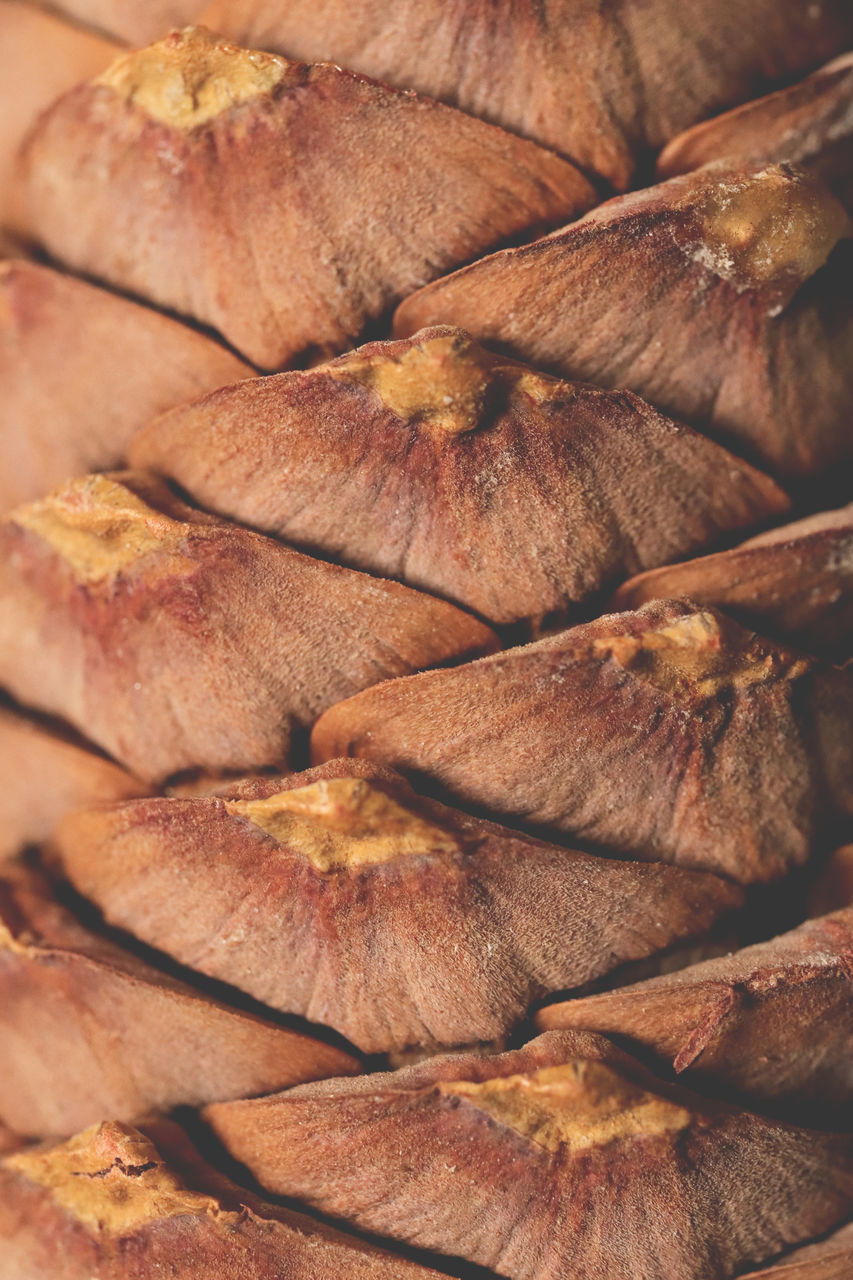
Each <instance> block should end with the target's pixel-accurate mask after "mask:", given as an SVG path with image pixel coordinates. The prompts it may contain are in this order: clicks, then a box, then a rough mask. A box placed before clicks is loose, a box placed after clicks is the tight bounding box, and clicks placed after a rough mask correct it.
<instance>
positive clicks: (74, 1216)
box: [0, 1121, 437, 1280]
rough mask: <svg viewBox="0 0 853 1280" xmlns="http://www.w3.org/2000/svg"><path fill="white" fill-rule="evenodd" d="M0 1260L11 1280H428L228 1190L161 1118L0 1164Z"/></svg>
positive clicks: (105, 1127) (419, 1271)
mask: <svg viewBox="0 0 853 1280" xmlns="http://www.w3.org/2000/svg"><path fill="white" fill-rule="evenodd" d="M0 1252H2V1262H0V1271H2V1274H3V1276H4V1277H10V1278H11V1280H47V1278H48V1277H59V1276H60V1275H61V1276H62V1280H91V1278H92V1277H93V1276H97V1277H98V1280H129V1278H130V1277H131V1276H132V1277H133V1280H161V1277H163V1276H165V1275H168V1276H170V1277H174V1280H199V1278H200V1277H204V1278H205V1280H281V1277H283V1276H287V1280H342V1278H343V1277H347V1280H349V1278H350V1277H352V1280H418V1277H423V1278H424V1280H427V1277H430V1276H432V1277H436V1280H437V1276H436V1273H435V1272H434V1271H432V1270H430V1269H428V1268H425V1267H421V1266H418V1265H417V1264H415V1263H413V1262H408V1261H406V1260H405V1259H403V1258H399V1257H395V1256H394V1255H392V1254H390V1253H387V1252H386V1251H384V1250H382V1249H378V1248H374V1247H372V1246H370V1245H368V1244H365V1243H363V1242H362V1241H360V1240H356V1239H354V1238H353V1237H352V1236H347V1235H345V1234H344V1233H343V1232H340V1231H334V1230H332V1229H330V1228H329V1227H326V1226H324V1225H322V1224H321V1223H319V1222H316V1221H314V1220H313V1219H311V1218H309V1217H307V1216H306V1215H305V1214H301V1213H293V1212H292V1211H290V1210H288V1209H283V1208H281V1207H279V1206H277V1205H272V1204H268V1203H267V1202H266V1201H264V1200H262V1199H261V1198H260V1197H259V1196H256V1195H253V1194H252V1193H251V1192H248V1191H245V1190H243V1189H242V1188H241V1187H237V1186H235V1185H234V1184H233V1183H231V1182H229V1181H228V1179H226V1178H225V1177H224V1176H223V1175H222V1174H220V1173H219V1172H218V1171H217V1170H215V1169H214V1168H212V1167H211V1166H210V1165H208V1164H207V1163H206V1162H205V1161H204V1160H203V1159H202V1157H201V1156H200V1155H199V1154H198V1153H197V1152H196V1151H195V1150H194V1149H193V1148H192V1147H191V1146H190V1144H189V1142H188V1141H187V1139H186V1137H185V1136H184V1134H183V1133H182V1131H181V1130H179V1129H178V1127H177V1126H176V1125H173V1124H169V1123H167V1122H165V1121H154V1122H151V1121H148V1122H142V1124H141V1127H140V1128H139V1129H136V1128H131V1127H130V1126H128V1125H124V1124H116V1123H114V1122H106V1123H103V1124H100V1125H97V1126H94V1127H93V1128H91V1129H88V1130H86V1131H85V1132H84V1133H81V1134H79V1135H77V1136H76V1137H75V1138H73V1139H72V1140H71V1141H70V1142H68V1143H65V1144H63V1145H61V1146H56V1147H39V1148H36V1149H34V1150H32V1151H25V1152H22V1153H20V1154H19V1155H13V1156H12V1157H10V1158H7V1159H6V1160H5V1161H3V1162H0Z"/></svg>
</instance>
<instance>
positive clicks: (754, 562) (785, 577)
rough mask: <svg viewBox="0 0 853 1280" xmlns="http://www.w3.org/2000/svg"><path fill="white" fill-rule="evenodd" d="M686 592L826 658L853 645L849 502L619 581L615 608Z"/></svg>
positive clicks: (845, 652) (851, 510) (841, 655)
mask: <svg viewBox="0 0 853 1280" xmlns="http://www.w3.org/2000/svg"><path fill="white" fill-rule="evenodd" d="M685 596H687V597H689V598H690V599H691V600H698V601H700V602H701V603H702V604H708V605H716V606H718V607H719V608H720V609H725V611H726V612H727V613H731V614H733V616H734V617H736V618H738V619H739V620H740V621H741V622H743V623H745V624H746V625H749V626H755V627H758V628H759V630H761V631H763V632H767V633H768V634H770V635H775V636H778V637H779V638H780V639H783V640H785V641H786V642H787V643H790V644H795V645H798V646H800V647H802V648H805V649H808V650H809V651H810V652H816V653H823V654H826V655H828V656H829V657H836V658H844V657H848V656H850V653H851V650H853V503H851V504H850V506H847V507H842V508H841V509H840V510H838V511H825V512H822V513H821V514H820V515H814V516H807V517H806V518H805V519H804V520H797V521H796V522H795V523H794V524H788V525H782V526H781V527H780V528H778V529H771V530H770V531H769V532H768V533H761V534H759V535H758V536H757V537H755V538H750V539H749V540H748V541H747V542H743V543H741V545H740V546H738V547H732V548H731V549H730V550H728V551H720V552H717V553H716V554H715V555H710V556H702V557H701V558H700V559H697V560H688V561H687V562H686V563H683V564H673V565H667V566H666V567H664V568H661V569H652V570H651V571H650V572H647V573H643V574H640V575H639V576H638V577H636V578H632V579H631V580H630V581H629V582H626V583H624V585H623V586H621V587H620V588H619V590H618V591H617V592H616V594H615V596H614V597H613V607H614V608H616V609H637V608H639V607H640V605H643V604H646V603H647V602H648V601H649V600H656V599H657V600H662V599H667V598H671V597H685Z"/></svg>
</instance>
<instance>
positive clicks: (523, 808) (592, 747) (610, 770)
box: [312, 601, 853, 883]
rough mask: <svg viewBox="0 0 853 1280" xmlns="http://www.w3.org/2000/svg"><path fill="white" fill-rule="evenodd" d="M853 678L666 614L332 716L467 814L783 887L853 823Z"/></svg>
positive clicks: (692, 615)
mask: <svg viewBox="0 0 853 1280" xmlns="http://www.w3.org/2000/svg"><path fill="white" fill-rule="evenodd" d="M851 709H853V683H852V682H851V672H850V671H849V670H848V671H840V670H837V669H834V668H830V667H822V666H821V665H820V664H819V663H818V662H817V661H816V660H814V659H811V658H807V657H805V656H803V655H801V654H799V653H797V652H796V651H794V650H791V649H787V648H784V647H782V646H780V645H777V644H775V643H773V642H771V641H765V640H763V639H762V638H760V637H759V636H756V635H754V634H753V633H751V632H748V631H744V630H743V629H742V628H741V627H739V626H738V625H737V624H736V623H734V622H732V621H731V620H729V619H728V618H726V617H724V616H723V615H722V614H719V613H717V612H716V611H715V610H713V609H706V610H700V609H699V608H698V606H693V605H691V604H690V603H688V602H679V601H655V602H653V603H652V604H650V605H646V606H645V607H644V608H642V609H639V610H637V612H636V613H622V614H612V615H608V616H605V617H603V618H599V619H597V620H596V621H595V622H590V623H586V624H584V625H583V626H579V627H574V628H572V629H571V630H569V631H565V632H562V633H560V634H559V635H555V636H548V637H546V638H545V639H543V640H540V641H537V642H536V643H534V644H530V645H525V646H522V647H520V648H517V649H510V650H507V651H506V652H504V653H500V654H495V655H494V656H492V657H490V658H487V659H484V660H483V661H480V662H474V663H470V664H468V665H465V666H462V667H459V668H457V669H456V670H453V671H436V672H424V673H421V674H419V675H416V676H412V677H410V678H409V679H406V680H397V681H389V682H387V683H385V684H382V685H380V686H378V687H376V688H375V689H372V690H368V691H366V692H365V693H362V694H361V695H359V696H357V697H355V698H351V699H350V700H349V701H348V702H346V703H343V704H341V705H340V706H337V707H333V708H332V709H331V710H330V711H327V712H326V713H325V715H323V716H322V717H321V718H320V720H319V721H318V723H317V725H316V726H315V728H314V731H313V734H312V751H313V756H314V760H315V762H319V761H321V760H328V759H331V758H333V757H335V756H343V755H353V756H365V757H367V758H369V759H371V760H376V761H379V762H380V763H383V764H389V765H393V766H394V767H395V768H397V769H399V770H400V771H401V772H403V773H406V774H414V775H419V774H420V775H426V776H428V777H429V778H430V779H432V780H433V781H434V782H437V783H438V784H440V786H441V788H442V789H443V791H444V792H445V793H446V794H448V795H450V796H455V797H456V799H457V800H461V801H462V802H463V803H465V804H476V805H480V806H483V807H484V808H486V809H489V810H491V811H493V812H495V813H501V814H506V815H512V817H513V818H515V819H516V820H521V819H523V820H525V821H526V822H528V823H532V824H535V825H536V826H538V827H541V828H550V829H554V830H559V831H562V832H565V833H571V834H572V835H574V836H576V837H580V838H583V839H584V840H585V841H592V842H594V843H595V844H597V845H602V846H606V847H609V848H611V849H619V850H624V851H626V852H630V853H631V854H632V855H639V856H643V857H651V858H663V859H665V860H666V861H671V862H677V863H679V864H680V865H682V866H689V867H699V868H703V869H705V870H714V871H721V872H723V873H724V874H726V875H729V876H732V877H733V878H735V879H737V880H740V881H743V882H745V883H746V882H749V881H754V880H769V879H772V878H773V877H775V876H779V875H782V874H784V872H785V871H787V870H788V869H790V867H791V866H793V865H796V864H799V863H802V862H804V861H805V860H806V859H807V857H808V856H809V853H810V851H811V848H812V845H813V843H814V841H815V839H816V836H817V835H818V833H819V832H820V830H821V827H822V824H823V823H825V822H826V820H827V818H828V817H829V816H830V814H831V810H832V805H833V804H834V805H835V806H837V807H838V808H840V809H842V810H844V811H846V812H853V714H851Z"/></svg>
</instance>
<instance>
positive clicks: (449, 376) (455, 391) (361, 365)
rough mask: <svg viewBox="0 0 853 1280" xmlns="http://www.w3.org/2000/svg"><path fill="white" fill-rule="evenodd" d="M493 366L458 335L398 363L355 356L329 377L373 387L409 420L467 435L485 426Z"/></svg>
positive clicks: (424, 345)
mask: <svg viewBox="0 0 853 1280" xmlns="http://www.w3.org/2000/svg"><path fill="white" fill-rule="evenodd" d="M493 367H494V362H493V361H492V360H491V359H490V357H489V356H488V354H487V352H485V351H484V350H483V348H482V347H480V346H479V345H478V344H477V343H476V342H474V341H473V340H472V339H471V338H469V337H468V335H467V334H464V333H452V334H438V335H436V336H435V337H430V338H426V339H424V341H423V342H419V343H417V344H416V345H415V346H413V347H410V348H409V349H408V350H407V351H405V352H404V353H403V355H401V356H398V357H395V358H392V357H390V356H376V355H374V356H365V355H360V354H359V353H358V352H354V353H353V354H352V355H349V356H344V357H343V358H342V359H339V360H336V361H335V362H334V364H331V365H329V366H328V368H327V370H326V372H328V373H329V375H330V376H331V377H333V378H339V379H342V380H345V381H351V382H358V383H360V384H361V385H362V386H365V387H370V388H371V390H373V391H375V392H376V394H377V395H378V396H379V398H380V400H381V401H382V403H383V404H384V405H385V407H386V408H388V409H390V410H391V412H392V413H394V414H396V415H397V417H398V418H402V419H403V420H404V421H407V422H408V421H410V420H413V419H414V420H417V421H419V422H422V423H423V425H424V426H426V427H430V428H434V429H435V430H438V431H444V432H447V433H448V434H449V435H462V434H463V433H464V432H466V431H475V430H476V429H477V427H478V425H479V423H480V418H481V416H482V413H483V407H484V404H485V399H486V395H487V393H488V390H489V387H490V386H491V384H492V381H493V378H494V374H493Z"/></svg>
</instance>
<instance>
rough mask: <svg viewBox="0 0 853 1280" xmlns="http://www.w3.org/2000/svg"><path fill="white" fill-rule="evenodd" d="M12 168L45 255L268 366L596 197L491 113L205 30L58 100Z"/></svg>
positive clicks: (314, 348) (356, 326) (333, 344)
mask: <svg viewBox="0 0 853 1280" xmlns="http://www.w3.org/2000/svg"><path fill="white" fill-rule="evenodd" d="M433 156H435V157H440V161H436V163H435V164H434V165H433V164H432V162H431V157H433ZM23 167H24V170H25V171H26V174H27V181H28V192H29V219H30V227H31V229H32V232H33V234H34V236H36V238H38V239H39V240H40V241H42V242H43V243H44V244H45V246H46V247H47V248H48V249H49V250H50V252H51V253H52V254H53V255H54V256H55V257H57V258H58V259H60V260H61V261H64V262H66V263H67V264H68V265H70V266H71V267H73V268H75V269H77V270H80V271H85V272H88V273H90V274H92V275H95V276H98V277H100V278H102V279H105V280H107V281H109V282H110V283H111V284H114V285H118V286H119V287H121V288H123V289H129V290H131V291H132V292H134V293H136V294H139V295H141V296H143V297H145V298H148V299H150V300H151V301H153V302H156V303H159V304H161V305H163V306H167V307H171V308H174V309H175V310H177V311H180V312H183V313H185V314H187V315H190V316H193V317H194V318H195V319H197V320H200V321H202V322H203V323H205V324H210V325H212V326H213V327H214V328H216V329H218V330H219V331H220V332H221V333H222V334H223V335H224V336H225V337H226V338H227V339H228V341H229V342H231V343H233V345H234V346H235V347H236V348H237V349H238V350H239V351H241V352H242V353H243V354H244V355H245V356H246V357H247V358H248V359H249V360H252V361H253V362H254V363H255V364H258V365H261V366H263V367H264V368H281V367H282V366H283V365H285V364H286V363H288V362H289V361H291V360H292V359H294V358H295V357H298V356H305V355H306V354H308V353H317V352H326V353H328V354H331V353H334V352H336V351H341V350H345V349H346V348H347V347H349V346H351V345H352V343H353V341H354V340H355V339H356V338H357V337H358V335H359V334H360V333H361V332H362V331H363V329H364V328H365V326H366V325H367V323H368V322H369V321H371V320H375V319H376V318H378V317H379V316H380V315H381V314H382V313H384V312H385V311H386V310H387V309H388V308H389V307H391V306H392V305H393V304H394V303H395V302H398V301H399V300H400V299H401V298H403V297H405V296H406V294H408V293H411V292H412V290H413V289H417V288H418V287H419V286H421V285H423V284H426V283H427V281H428V280H432V279H434V278H435V277H436V276H439V275H441V274H442V273H443V272H444V271H447V270H449V269H450V268H451V267H453V266H456V265H458V264H459V263H462V262H467V261H469V260H470V259H471V258H474V257H477V256H478V255H479V254H481V253H483V252H484V251H485V250H486V249H488V248H490V247H493V246H495V245H497V244H500V243H501V242H503V241H505V240H506V239H507V238H509V237H511V236H514V235H517V234H519V233H520V232H523V231H526V232H528V233H529V234H535V233H536V230H537V229H538V230H541V229H542V228H544V227H553V226H555V225H556V224H558V223H560V222H563V221H565V220H566V219H567V218H571V217H574V216H576V215H577V214H578V213H579V212H581V211H583V210H584V209H587V208H589V207H590V205H591V204H593V203H594V201H595V194H594V192H593V190H592V188H591V187H590V185H589V184H588V183H587V181H586V179H585V178H583V177H582V176H581V175H580V174H579V173H578V171H577V170H576V169H574V168H573V167H572V166H571V165H569V164H567V163H566V162H565V161H563V160H561V159H559V158H558V157H557V156H555V155H553V154H552V153H550V152H547V151H544V150H542V149H541V148H539V147H537V146H535V145H534V144H533V143H531V142H527V141H524V140H522V139H520V138H513V137H512V136H510V135H508V134H505V133H503V132H502V131H501V130H500V129H496V128H495V127H494V126H493V125H488V124H484V123H483V122H482V121H479V120H473V119H471V118H469V117H467V116H464V115H462V114H461V113H460V112H457V111H454V110H453V109H452V108H450V107H445V106H442V105H441V104H439V103H436V102H432V101H430V100H429V99H424V98H419V97H417V96H416V95H414V94H403V93H400V92H398V91H397V90H393V89H391V88H389V87H388V86H386V85H380V84H375V83H373V82H372V81H369V80H365V79H363V78H362V77H360V76H357V75H355V74H353V73H351V72H348V71H342V70H341V69H340V67H335V66H332V65H322V66H316V67H308V66H305V65H303V64H301V63H295V62H287V61H285V60H284V59H281V58H276V57H274V56H273V55H271V54H260V53H253V52H249V51H248V50H243V49H238V48H236V47H234V46H231V45H227V44H223V43H221V42H219V43H217V42H216V41H215V39H214V38H213V37H212V36H210V35H209V33H207V32H205V31H203V30H202V29H201V28H195V29H188V30H187V31H186V32H183V33H180V32H175V33H173V34H172V35H171V36H169V37H168V38H167V39H166V40H164V41H162V42H161V43H160V44H158V45H154V46H151V48H149V49H148V50H143V51H142V52H140V53H134V54H130V55H128V56H127V57H126V58H124V59H121V60H120V61H119V62H117V63H116V64H115V65H114V66H113V67H111V68H110V70H109V72H108V73H107V74H106V75H105V76H102V77H101V78H100V79H99V80H97V81H95V82H93V83H92V84H87V85H81V86H80V87H79V88H77V89H75V90H73V91H72V92H71V93H69V94H66V95H65V97H63V98H62V99H61V100H60V101H59V102H58V103H57V104H56V105H55V106H54V107H53V108H52V109H51V110H50V111H49V112H47V113H46V114H45V115H44V116H42V117H41V119H40V121H39V124H38V127H37V128H36V129H35V130H34V132H33V133H32V134H31V135H30V137H29V140H28V144H27V149H26V153H25V155H24V157H23ZM152 192H156V196H154V197H152V195H151V193H152Z"/></svg>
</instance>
